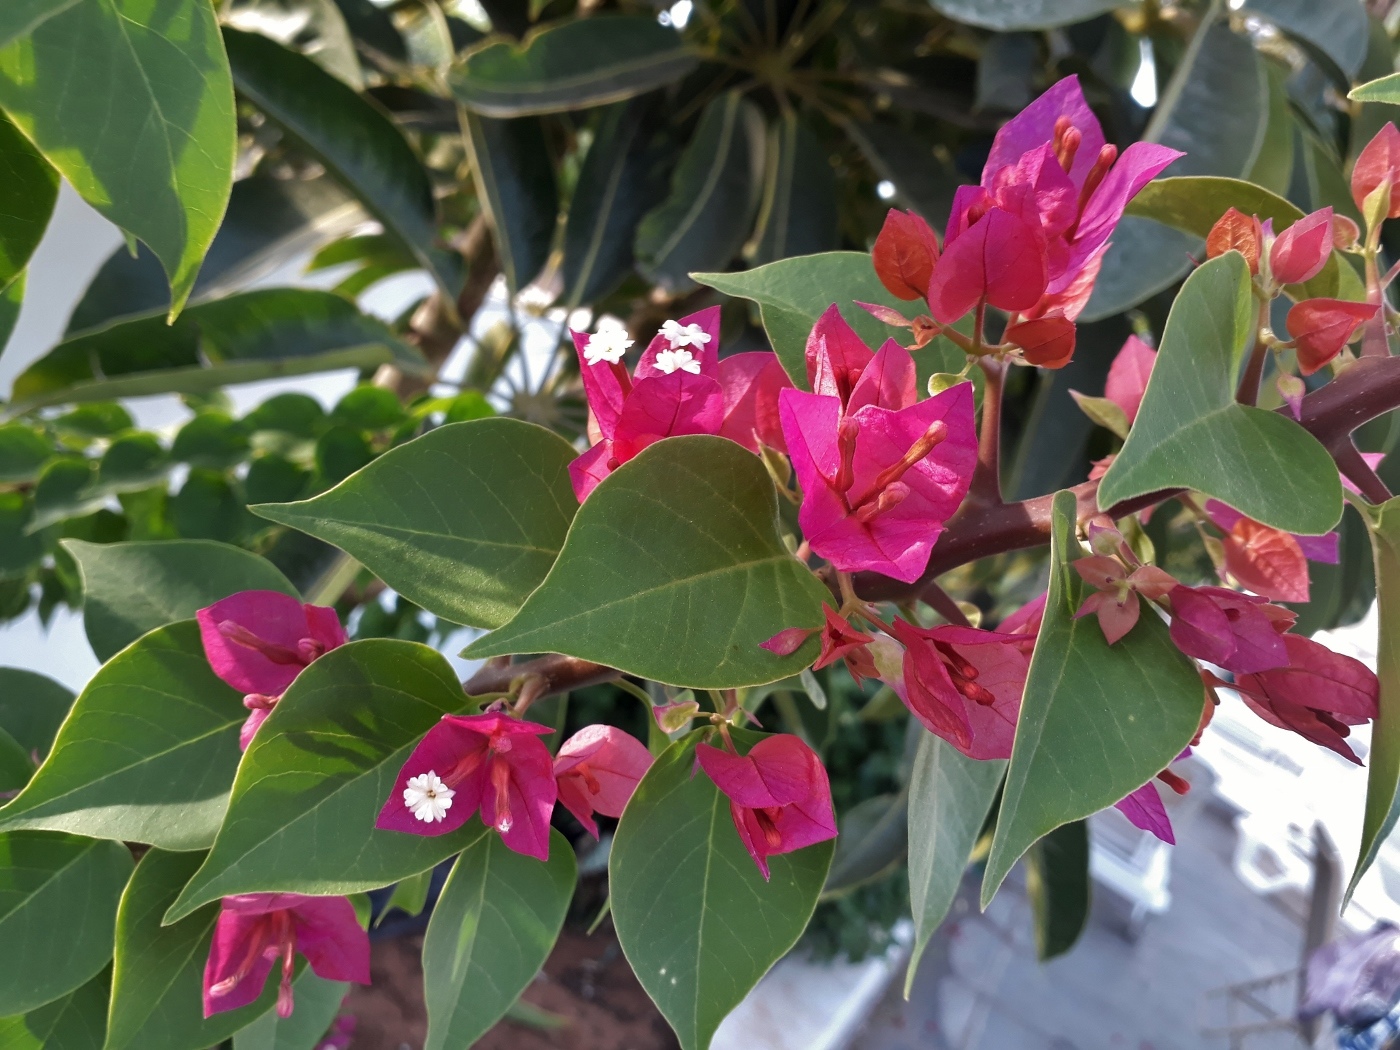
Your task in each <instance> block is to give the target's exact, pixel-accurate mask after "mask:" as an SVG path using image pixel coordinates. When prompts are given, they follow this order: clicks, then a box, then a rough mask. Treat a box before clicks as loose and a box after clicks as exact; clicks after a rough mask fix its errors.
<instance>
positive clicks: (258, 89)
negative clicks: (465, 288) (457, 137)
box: [224, 27, 462, 300]
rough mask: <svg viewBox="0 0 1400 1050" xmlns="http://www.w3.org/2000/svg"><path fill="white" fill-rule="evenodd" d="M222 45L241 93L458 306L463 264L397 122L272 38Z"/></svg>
mask: <svg viewBox="0 0 1400 1050" xmlns="http://www.w3.org/2000/svg"><path fill="white" fill-rule="evenodd" d="M224 43H225V45H226V46H227V48H228V57H229V62H230V63H231V64H232V67H233V78H234V83H235V84H237V85H238V90H239V93H240V94H242V95H243V96H244V97H245V98H247V99H248V100H249V101H250V102H252V103H253V105H255V106H257V107H258V109H260V110H262V111H263V112H264V113H265V114H267V116H268V117H270V118H271V119H272V120H274V121H276V122H277V123H278V124H279V125H280V126H281V127H282V129H283V130H284V131H286V132H287V134H288V135H290V136H292V137H293V138H294V139H296V141H297V142H298V143H299V144H300V145H301V146H302V147H304V148H305V149H307V150H308V151H310V152H311V153H312V154H313V155H315V157H316V159H317V160H319V161H320V162H321V163H322V164H324V165H325V167H326V170H327V171H328V172H330V173H331V175H333V176H334V177H335V179H336V180H337V181H338V182H339V183H340V184H341V185H342V186H344V187H345V188H346V189H347V190H349V191H350V192H351V193H353V194H355V196H356V197H358V198H359V200H360V203H362V204H363V205H364V206H365V208H366V209H367V210H368V211H369V212H370V214H372V215H373V216H374V217H375V218H376V219H378V220H379V221H380V222H381V223H382V224H383V226H384V229H385V230H386V231H388V232H389V233H390V234H391V235H392V236H394V237H395V238H397V239H398V240H399V241H400V242H401V243H402V244H403V246H404V247H405V248H407V249H408V250H409V252H411V253H412V254H413V257H414V258H415V259H416V260H417V261H418V263H419V265H421V266H422V267H423V268H424V269H425V270H427V271H428V274H429V276H431V277H432V278H433V280H434V281H436V282H437V284H438V287H439V288H441V289H442V291H443V293H444V294H445V295H447V296H448V298H449V299H454V300H455V299H456V296H457V292H458V290H459V289H460V288H461V286H462V271H461V261H460V259H459V258H458V257H457V256H456V255H455V254H451V253H448V252H445V251H442V250H441V249H439V248H437V247H435V243H436V241H437V217H436V212H435V206H434V203H433V187H432V182H431V181H430V180H429V178H428V172H427V169H425V168H424V167H423V164H422V162H421V161H419V159H418V157H417V155H416V154H415V153H414V152H413V147H411V146H410V145H409V144H408V140H406V139H405V138H404V137H403V133H402V132H401V131H399V129H398V127H397V126H396V125H395V124H394V122H393V121H392V120H390V119H389V117H388V116H386V115H385V114H384V112H383V111H382V110H380V109H378V108H376V107H375V106H374V105H373V104H371V103H370V102H367V101H366V100H365V99H364V98H363V97H362V96H361V95H359V94H357V93H356V92H355V90H354V89H353V88H351V87H348V86H347V85H345V84H344V83H342V82H341V81H339V80H337V79H336V78H335V77H333V76H332V75H331V74H330V73H327V72H326V71H325V70H324V69H322V68H321V67H320V66H318V65H317V64H316V63H315V62H313V61H312V60H311V59H309V58H307V57H306V56H304V55H302V54H299V53H298V52H296V51H293V50H291V49H290V48H286V47H283V46H282V45H281V44H279V43H277V42H276V41H275V40H269V39H268V38H267V37H265V36H262V35H260V34H257V33H244V32H240V31H239V30H237V29H230V28H227V27H225V29H224Z"/></svg>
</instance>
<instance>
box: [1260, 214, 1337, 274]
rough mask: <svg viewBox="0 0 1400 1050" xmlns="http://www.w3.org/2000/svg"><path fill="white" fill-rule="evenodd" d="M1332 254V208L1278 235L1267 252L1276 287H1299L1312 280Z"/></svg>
mask: <svg viewBox="0 0 1400 1050" xmlns="http://www.w3.org/2000/svg"><path fill="white" fill-rule="evenodd" d="M1331 255H1332V209H1331V208H1322V209H1321V210H1319V211H1315V212H1313V213H1312V214H1311V215H1305V216H1303V217H1302V218H1301V219H1299V220H1298V221H1297V222H1295V223H1294V224H1293V225H1292V226H1290V227H1288V229H1286V230H1284V231H1283V232H1282V233H1281V234H1279V235H1278V238H1277V239H1276V240H1275V241H1274V246H1273V248H1271V249H1270V251H1269V270H1270V272H1271V273H1272V274H1273V278H1274V280H1275V281H1276V282H1278V283H1279V284H1302V283H1303V282H1304V281H1310V280H1312V279H1313V278H1314V277H1316V276H1317V275H1318V274H1319V273H1320V272H1321V271H1322V268H1323V267H1324V266H1325V265H1327V260H1328V259H1329V258H1330V257H1331Z"/></svg>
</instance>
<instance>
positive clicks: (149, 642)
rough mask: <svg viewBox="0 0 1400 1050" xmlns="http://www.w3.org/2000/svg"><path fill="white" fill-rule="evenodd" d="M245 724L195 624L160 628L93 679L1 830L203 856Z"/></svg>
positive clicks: (1, 815) (2, 815)
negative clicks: (56, 833) (82, 837)
mask: <svg viewBox="0 0 1400 1050" xmlns="http://www.w3.org/2000/svg"><path fill="white" fill-rule="evenodd" d="M247 716H248V712H247V710H245V709H244V707H243V697H242V695H241V694H239V693H238V692H236V691H235V690H233V689H231V688H229V687H228V686H227V685H225V684H224V683H223V682H221V681H220V680H219V679H218V678H217V677H216V676H215V675H214V672H213V671H212V670H210V668H209V661H208V660H207V659H206V658H205V656H204V647H203V645H202V644H201V643H200V640H199V628H198V626H197V625H196V624H195V622H194V621H193V620H184V621H181V622H180V623H175V624H171V625H170V626H169V627H163V628H161V629H160V630H157V631H152V632H151V633H150V634H148V635H146V636H145V637H144V638H142V639H141V640H140V641H138V642H136V643H135V644H134V645H132V646H131V647H130V648H128V649H127V650H126V651H125V652H122V653H120V654H119V655H117V656H115V657H113V658H112V659H111V660H110V661H108V662H107V664H106V665H105V666H104V667H103V668H102V669H101V670H100V671H98V672H97V674H96V675H94V676H93V678H92V681H90V682H89V683H88V685H87V688H86V689H84V690H83V692H82V694H81V695H80V696H79V697H78V699H77V701H76V702H75V703H74V704H73V710H72V712H71V713H70V714H69V716H68V719H67V721H65V722H64V723H63V726H62V728H60V729H59V731H58V738H57V739H56V740H55V741H54V747H53V751H52V753H51V754H50V755H49V757H48V758H47V759H45V761H44V764H43V765H42V766H40V767H39V772H37V773H35V774H34V779H33V780H31V781H30V782H29V786H28V787H26V788H25V789H24V790H23V791H22V792H20V794H19V797H17V798H16V799H15V800H14V801H12V802H11V803H9V805H7V806H4V807H3V808H0V830H4V831H12V830H16V829H20V828H34V829H44V830H49V831H71V832H75V833H77V834H80V835H91V836H92V837H94V838H103V839H118V840H121V841H125V842H148V843H150V844H152V845H154V846H161V847H163V848H165V849H176V850H188V849H202V848H204V847H206V846H208V845H209V843H211V842H213V841H214V832H215V830H216V829H217V828H218V826H219V822H220V820H221V819H222V818H223V814H224V808H225V806H227V804H228V791H229V785H230V784H232V783H233V772H234V770H235V769H236V768H237V767H238V729H239V726H241V725H242V724H243V721H244V719H245V718H247Z"/></svg>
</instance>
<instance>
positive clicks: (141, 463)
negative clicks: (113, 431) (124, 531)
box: [97, 431, 173, 493]
mask: <svg viewBox="0 0 1400 1050" xmlns="http://www.w3.org/2000/svg"><path fill="white" fill-rule="evenodd" d="M172 465H173V464H172V463H171V460H170V453H169V452H167V451H166V448H165V446H164V445H162V444H161V443H160V439H159V438H158V437H156V436H155V435H154V434H147V433H144V432H139V431H138V432H136V433H132V434H123V435H122V436H121V437H118V438H116V439H114V440H113V441H112V443H111V444H110V445H108V446H107V451H106V452H104V453H102V459H101V461H100V462H99V463H98V465H97V489H98V490H99V491H101V492H104V493H108V492H112V493H116V492H140V491H141V490H142V489H147V488H150V487H151V486H152V485H154V484H155V483H156V482H158V481H160V480H162V479H163V478H164V477H165V476H166V475H167V474H168V473H170V468H171V466H172Z"/></svg>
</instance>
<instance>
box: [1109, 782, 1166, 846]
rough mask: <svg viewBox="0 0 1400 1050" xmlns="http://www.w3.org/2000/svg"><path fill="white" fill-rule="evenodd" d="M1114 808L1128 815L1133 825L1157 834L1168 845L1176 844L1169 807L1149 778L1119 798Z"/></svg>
mask: <svg viewBox="0 0 1400 1050" xmlns="http://www.w3.org/2000/svg"><path fill="white" fill-rule="evenodd" d="M1113 808H1114V809H1116V810H1118V812H1119V813H1122V814H1123V816H1125V817H1127V818H1128V821H1129V823H1131V824H1132V825H1133V827H1135V828H1140V829H1142V830H1143V831H1146V832H1150V833H1151V834H1153V835H1156V836H1157V837H1158V838H1159V839H1161V840H1162V841H1163V842H1165V843H1167V844H1168V845H1172V846H1175V845H1176V835H1175V834H1174V833H1173V832H1172V822H1171V818H1170V817H1168V816H1167V807H1166V806H1164V805H1163V804H1162V796H1161V795H1160V794H1159V793H1158V791H1157V785H1156V784H1154V783H1153V782H1152V781H1150V780H1149V781H1148V782H1147V783H1146V784H1144V785H1142V787H1140V788H1138V789H1137V790H1136V791H1134V792H1132V793H1131V794H1130V795H1128V796H1127V797H1126V798H1122V799H1119V800H1118V801H1117V802H1115V803H1114V804H1113Z"/></svg>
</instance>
